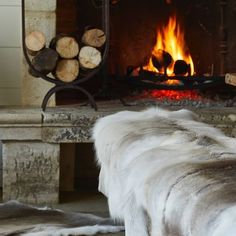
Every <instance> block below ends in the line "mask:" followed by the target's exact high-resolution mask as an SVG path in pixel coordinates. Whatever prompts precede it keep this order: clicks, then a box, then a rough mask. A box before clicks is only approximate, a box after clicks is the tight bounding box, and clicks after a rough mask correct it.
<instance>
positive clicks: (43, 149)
mask: <svg viewBox="0 0 236 236" xmlns="http://www.w3.org/2000/svg"><path fill="white" fill-rule="evenodd" d="M55 10H56V0H41V1H38V0H26V30H27V31H31V30H35V29H37V30H42V31H43V32H44V33H45V34H46V36H47V38H48V39H50V38H52V37H53V36H54V35H55V22H56V17H55ZM22 61H23V63H22V75H23V76H22V77H23V79H22V84H23V86H22V102H23V104H24V105H25V106H24V108H22V107H2V108H1V109H0V141H2V163H3V174H2V188H3V194H2V195H3V196H2V198H3V201H7V200H12V199H15V200H19V201H22V202H25V203H31V204H53V203H58V201H59V182H60V179H59V176H60V173H59V172H60V144H63V143H88V142H92V140H91V132H90V131H91V128H92V126H93V124H94V122H95V121H96V120H97V119H98V118H99V117H103V116H106V115H109V114H112V113H115V112H118V111H121V110H135V111H139V110H142V109H145V108H147V106H143V105H136V106H130V107H124V106H122V105H121V104H120V102H119V101H110V102H99V103H98V108H99V110H98V111H97V112H95V111H94V110H93V109H91V108H90V107H79V106H77V107H76V106H67V107H62V108H58V107H53V108H48V109H47V110H46V112H42V110H41V109H40V108H38V107H39V106H40V105H41V102H42V99H43V97H44V95H45V93H46V92H47V90H48V89H49V88H50V87H51V84H49V83H47V82H45V81H43V80H41V79H38V78H33V77H31V76H30V75H29V74H28V68H27V65H26V64H25V60H24V59H22ZM32 105H34V106H36V108H32V107H31V106H32ZM50 105H55V101H54V99H52V100H51V103H50ZM167 108H168V109H179V108H180V107H167ZM191 109H192V110H193V111H195V112H196V113H197V114H198V115H199V117H200V119H201V120H202V121H203V122H206V123H209V124H213V125H214V126H216V127H218V128H220V129H221V130H222V131H223V132H225V133H226V134H227V135H229V136H232V137H236V127H235V123H236V110H235V109H234V108H201V109H194V107H192V108H191ZM71 171H72V170H71ZM0 174H1V172H0ZM0 179H1V178H0Z"/></svg>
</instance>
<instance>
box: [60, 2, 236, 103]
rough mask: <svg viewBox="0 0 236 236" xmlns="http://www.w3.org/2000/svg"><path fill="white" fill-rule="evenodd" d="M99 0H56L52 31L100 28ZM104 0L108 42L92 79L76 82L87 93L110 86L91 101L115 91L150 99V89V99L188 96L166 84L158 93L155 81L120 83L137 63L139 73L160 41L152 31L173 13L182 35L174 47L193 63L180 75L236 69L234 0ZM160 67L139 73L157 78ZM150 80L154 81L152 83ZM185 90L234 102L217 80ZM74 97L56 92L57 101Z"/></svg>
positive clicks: (211, 75)
mask: <svg viewBox="0 0 236 236" xmlns="http://www.w3.org/2000/svg"><path fill="white" fill-rule="evenodd" d="M101 2H102V1H101V0H88V1H83V0H58V1H57V4H58V5H57V33H65V34H72V35H76V36H77V37H78V38H81V35H82V34H83V32H84V30H85V29H86V28H88V27H97V28H101V27H102V21H101V18H102V11H101ZM110 2H111V4H110V17H109V23H110V39H109V43H110V47H109V55H108V58H107V61H106V66H105V67H104V69H103V70H102V71H101V72H100V73H98V74H97V75H96V76H94V78H91V79H90V80H89V81H87V82H86V83H85V84H83V85H82V86H83V87H85V88H86V89H87V90H88V91H89V92H90V93H92V94H97V93H98V94H99V91H101V90H103V88H104V87H105V88H106V90H107V89H108V90H110V91H109V93H111V94H112V95H110V96H109V95H108V96H107V94H106V96H102V95H101V96H100V97H99V96H98V97H97V98H96V100H97V99H109V98H114V97H116V96H117V98H119V97H123V98H124V97H132V96H133V95H134V97H135V98H137V97H142V98H143V97H145V96H147V97H149V98H150V95H151V97H152V95H153V94H156V95H155V96H154V97H153V98H157V97H158V98H159V97H163V96H165V95H168V94H171V93H172V94H175V95H174V99H175V98H178V97H179V95H180V97H181V96H182V95H183V96H184V94H185V95H186V98H189V91H186V89H183V90H182V89H178V90H180V91H172V89H171V88H170V89H165V90H166V91H164V92H163V90H162V89H159V90H156V88H155V83H153V82H150V80H149V81H148V83H141V84H138V86H137V83H136V82H135V83H134V84H133V83H126V82H127V81H128V80H127V78H128V77H129V75H130V74H131V75H132V76H133V75H135V76H136V75H137V74H138V75H140V74H141V72H143V68H144V72H145V73H146V72H147V71H146V69H145V68H146V67H144V66H145V65H147V64H148V62H149V60H150V58H151V57H152V55H153V48H154V46H155V45H156V42H157V41H158V40H159V41H160V37H159V38H158V37H157V32H162V33H163V31H164V29H166V28H167V26H168V22H169V21H170V18H172V19H173V18H174V17H175V19H176V22H175V25H176V27H175V29H174V34H175V35H177V36H176V40H177V41H179V40H180V39H181V37H182V38H184V41H185V42H184V45H182V48H181V47H180V48H181V50H182V51H184V53H185V54H188V55H190V56H191V58H192V61H193V64H194V71H193V69H192V72H191V73H190V71H189V70H188V72H187V71H186V72H183V74H180V77H183V76H186V75H188V76H189V77H191V76H196V77H198V78H199V77H204V78H205V77H207V78H210V79H211V81H213V82H214V78H215V77H217V78H218V77H219V76H222V77H223V76H224V75H225V74H226V73H234V72H236V30H235V29H234V28H235V26H234V22H236V3H235V1H234V0H228V1H227V0H218V1H213V0H207V1H206V0H205V1H204V0H200V1H199V0H193V1H189V0H148V1H135V0H129V1H124V0H118V1H110ZM178 27H179V28H178ZM178 29H179V31H180V33H179V34H178ZM172 36H173V35H172ZM172 36H169V38H168V36H166V38H168V39H171V40H170V42H172V41H173V38H174V37H172ZM163 38H164V36H163ZM162 41H163V45H165V44H168V43H169V44H171V43H170V42H169V41H168V42H166V41H165V40H164V39H162ZM166 48H169V47H166ZM166 48H164V49H163V48H162V51H161V52H165V53H166V52H167V53H168V55H170V56H171V57H172V64H173V66H174V65H176V64H177V63H176V60H179V59H182V58H178V56H176V58H175V57H174V55H173V52H170V51H167V50H166ZM162 55H163V54H162ZM152 58H153V57H152ZM183 60H185V59H183ZM152 61H153V60H152ZM186 62H187V61H186ZM188 63H189V62H187V64H188ZM158 65H159V64H158ZM173 66H172V67H173ZM176 67H177V66H175V68H176ZM177 68H178V67H177ZM181 68H182V67H181ZM165 69H167V68H164V69H160V70H158V72H155V73H146V74H145V73H144V75H145V76H147V77H148V76H150V74H151V79H152V77H154V79H158V78H159V77H155V76H156V75H157V73H158V76H159V75H160V71H161V70H162V73H165V72H163V71H166V70H165ZM140 71H141V72H140ZM171 73H172V74H173V72H171ZM175 73H177V72H175ZM181 73H182V72H181ZM184 73H185V74H184ZM187 73H188V74H187ZM142 75H143V74H142ZM176 75H179V74H175V76H176ZM161 78H163V76H162V77H161ZM128 79H129V78H128ZM135 79H136V77H135ZM190 79H191V78H190ZM104 81H105V82H104ZM104 83H105V85H104ZM165 83H166V82H165ZM187 83H188V82H186V84H187ZM150 84H151V86H150ZM152 84H154V87H153V88H152ZM161 84H162V82H161ZM184 84H185V82H184ZM146 85H147V86H146ZM150 88H151V89H150ZM137 91H138V92H137ZM106 92H107V91H106ZM181 94H182V95H181ZM190 94H192V95H190V97H192V98H200V97H201V98H202V97H207V98H208V99H209V98H211V99H212V98H213V97H214V98H216V100H220V99H223V100H225V101H226V100H227V102H226V103H225V105H226V106H232V105H234V101H235V88H234V87H233V86H229V85H225V84H223V86H222V84H218V85H215V84H214V83H212V87H211V86H207V89H206V88H203V89H201V86H200V89H197V91H195V90H192V91H191V92H190ZM168 96H169V95H168ZM80 99H83V97H81V95H80V94H78V92H70V93H68V91H63V92H60V93H58V94H57V103H58V104H67V103H71V102H73V101H75V102H76V101H78V100H80Z"/></svg>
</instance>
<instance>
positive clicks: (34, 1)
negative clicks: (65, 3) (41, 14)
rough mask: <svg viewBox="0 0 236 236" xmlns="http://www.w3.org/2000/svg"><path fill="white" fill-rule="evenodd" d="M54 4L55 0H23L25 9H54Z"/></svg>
mask: <svg viewBox="0 0 236 236" xmlns="http://www.w3.org/2000/svg"><path fill="white" fill-rule="evenodd" d="M56 5H57V1H56V0H40V1H39V0H25V10H27V11H55V10H56Z"/></svg>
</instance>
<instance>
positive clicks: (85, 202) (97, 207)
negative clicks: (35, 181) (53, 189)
mask: <svg viewBox="0 0 236 236" xmlns="http://www.w3.org/2000/svg"><path fill="white" fill-rule="evenodd" d="M0 193H1V191H0ZM0 196H1V194H0ZM0 202H1V198H0ZM51 207H53V208H56V209H61V210H63V211H66V212H87V213H92V214H96V215H99V216H104V217H107V216H108V215H109V214H108V207H107V201H106V198H105V197H104V196H103V195H102V194H100V193H96V192H86V193H85V192H84V193H79V192H75V193H61V196H60V203H59V204H56V205H53V206H51ZM99 235H100V236H102V235H106V236H124V235H125V233H124V232H121V233H116V234H99Z"/></svg>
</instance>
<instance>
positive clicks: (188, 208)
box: [93, 108, 236, 236]
mask: <svg viewBox="0 0 236 236" xmlns="http://www.w3.org/2000/svg"><path fill="white" fill-rule="evenodd" d="M93 138H94V141H95V148H96V153H97V161H98V164H99V166H100V167H101V170H100V176H99V190H100V191H101V192H102V193H104V194H105V195H106V196H107V198H108V204H109V210H110V214H111V216H112V217H113V218H115V219H119V220H123V221H124V223H125V231H126V235H127V236H235V235H236V140H235V139H234V138H229V137H226V136H225V135H224V134H223V133H222V132H221V131H219V130H217V129H215V128H213V127H211V126H209V125H207V124H203V123H201V122H199V121H198V119H197V117H196V115H195V114H193V113H192V112H190V111H188V110H179V111H167V110H163V109H159V108H151V109H148V110H145V111H141V112H131V111H124V112H119V113H116V114H114V115H110V116H107V117H105V118H101V119H100V120H98V121H97V123H96V125H95V127H94V130H93Z"/></svg>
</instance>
